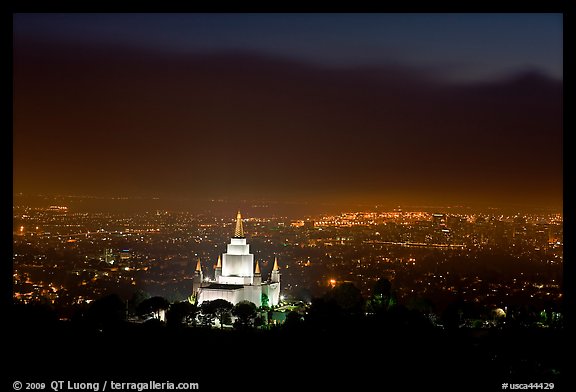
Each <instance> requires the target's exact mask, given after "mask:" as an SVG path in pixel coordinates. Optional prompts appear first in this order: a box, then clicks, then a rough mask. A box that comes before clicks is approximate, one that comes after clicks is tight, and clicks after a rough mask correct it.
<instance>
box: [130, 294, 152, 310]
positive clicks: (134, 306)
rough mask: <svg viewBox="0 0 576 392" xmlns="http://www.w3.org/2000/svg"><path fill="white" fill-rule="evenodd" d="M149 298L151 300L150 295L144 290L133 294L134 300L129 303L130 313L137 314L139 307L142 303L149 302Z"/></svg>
mask: <svg viewBox="0 0 576 392" xmlns="http://www.w3.org/2000/svg"><path fill="white" fill-rule="evenodd" d="M148 298H150V294H148V293H147V292H145V291H144V290H136V291H134V293H133V294H132V298H130V300H129V301H128V310H129V311H130V313H131V314H134V313H136V309H137V308H138V305H140V304H141V303H142V301H144V300H147V299H148Z"/></svg>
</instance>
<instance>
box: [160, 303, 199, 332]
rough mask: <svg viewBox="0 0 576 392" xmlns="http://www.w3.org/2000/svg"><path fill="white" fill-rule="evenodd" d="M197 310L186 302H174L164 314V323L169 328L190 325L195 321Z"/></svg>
mask: <svg viewBox="0 0 576 392" xmlns="http://www.w3.org/2000/svg"><path fill="white" fill-rule="evenodd" d="M197 312H198V308H197V307H196V305H193V304H191V303H190V302H188V301H182V302H176V303H173V304H172V305H170V309H168V311H167V312H166V323H167V324H168V326H171V327H178V326H182V325H184V324H188V323H190V322H191V321H192V320H194V319H195V316H196V313H197Z"/></svg>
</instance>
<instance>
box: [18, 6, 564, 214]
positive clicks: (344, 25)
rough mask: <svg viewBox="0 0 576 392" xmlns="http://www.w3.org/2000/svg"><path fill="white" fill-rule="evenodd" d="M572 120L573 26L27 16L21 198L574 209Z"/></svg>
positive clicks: (466, 17) (554, 20)
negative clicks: (569, 165) (567, 168)
mask: <svg viewBox="0 0 576 392" xmlns="http://www.w3.org/2000/svg"><path fill="white" fill-rule="evenodd" d="M561 113H562V16H561V14H287V15H282V14H16V15H15V16H14V192H16V193H19V192H22V193H24V194H28V195H29V194H66V195H91V196H114V197H117V196H121V197H133V196H139V197H159V198H161V199H163V200H166V201H168V200H174V199H213V198H215V199H221V198H224V199H227V200H232V201H233V200H238V199H246V198H247V199H266V200H274V201H283V202H286V201H288V202H311V203H315V202H322V203H332V204H338V205H345V206H349V205H354V204H363V203H369V204H380V205H384V206H387V207H394V206H398V205H442V206H445V205H480V206H492V207H504V206H510V205H512V206H521V207H527V208H532V207H535V208H547V209H556V210H558V209H560V208H561V206H562V160H561V149H562V144H561V141H562V138H561V136H562V121H561ZM189 204H190V205H192V204H193V203H189Z"/></svg>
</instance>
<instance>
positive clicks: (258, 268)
mask: <svg viewBox="0 0 576 392" xmlns="http://www.w3.org/2000/svg"><path fill="white" fill-rule="evenodd" d="M254 273H255V274H259V273H260V264H258V262H256V270H255V271H254Z"/></svg>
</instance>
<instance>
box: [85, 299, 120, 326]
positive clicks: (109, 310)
mask: <svg viewBox="0 0 576 392" xmlns="http://www.w3.org/2000/svg"><path fill="white" fill-rule="evenodd" d="M125 316H126V305H125V304H124V301H122V299H120V297H119V296H118V295H116V294H111V295H107V296H106V297H102V298H99V299H97V300H95V301H94V302H92V304H90V307H89V308H88V310H87V311H86V314H85V320H86V321H87V322H88V323H89V324H91V325H93V326H95V327H97V328H109V327H113V326H117V325H118V324H120V323H121V322H122V321H123V320H125Z"/></svg>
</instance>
